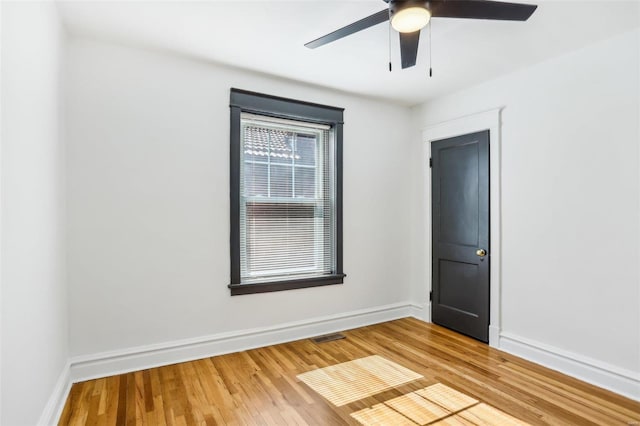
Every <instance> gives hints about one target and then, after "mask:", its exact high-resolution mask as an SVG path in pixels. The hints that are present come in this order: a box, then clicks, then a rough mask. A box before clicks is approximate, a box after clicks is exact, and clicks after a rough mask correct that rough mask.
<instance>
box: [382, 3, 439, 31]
mask: <svg viewBox="0 0 640 426" xmlns="http://www.w3.org/2000/svg"><path fill="white" fill-rule="evenodd" d="M429 19H431V12H430V11H429V9H427V8H426V7H425V6H423V5H413V6H408V7H403V8H400V7H396V8H395V10H393V9H392V16H391V26H392V27H393V29H394V30H396V31H398V32H400V33H413V32H415V31H419V30H421V29H423V28H424V27H425V26H426V25H427V24H428V23H429Z"/></svg>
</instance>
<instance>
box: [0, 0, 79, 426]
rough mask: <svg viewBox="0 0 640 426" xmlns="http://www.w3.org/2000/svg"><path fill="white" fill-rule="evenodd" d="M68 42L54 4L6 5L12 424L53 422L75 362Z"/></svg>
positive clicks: (6, 392)
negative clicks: (52, 405) (64, 45)
mask: <svg viewBox="0 0 640 426" xmlns="http://www.w3.org/2000/svg"><path fill="white" fill-rule="evenodd" d="M61 42H62V34H61V29H60V26H59V21H58V17H57V12H56V8H55V5H54V4H53V3H35V2H33V3H27V2H23V3H10V2H3V3H2V163H1V167H2V176H1V178H2V186H1V192H2V223H1V226H2V247H1V252H2V262H1V264H2V275H1V282H2V322H1V324H2V354H1V365H0V369H1V371H2V376H1V378H2V381H1V383H0V390H1V394H2V418H1V419H0V423H1V424H3V425H12V426H16V425H34V424H36V423H37V422H38V420H39V419H40V417H41V415H44V414H46V413H44V412H45V411H46V407H47V404H48V401H49V398H50V396H51V395H52V394H53V393H54V388H55V387H56V384H57V383H59V381H58V379H59V377H60V375H61V374H62V373H63V372H64V368H65V365H66V363H67V358H68V324H67V293H66V284H65V281H66V277H65V249H64V244H65V243H64V236H65V235H64V230H63V226H64V211H65V209H64V181H63V176H64V173H65V170H64V157H63V155H64V149H63V143H62V138H61V135H60V133H61V132H60V127H59V118H60V109H59V92H60V87H59V67H60V62H59V56H60V50H61ZM43 418H44V417H43Z"/></svg>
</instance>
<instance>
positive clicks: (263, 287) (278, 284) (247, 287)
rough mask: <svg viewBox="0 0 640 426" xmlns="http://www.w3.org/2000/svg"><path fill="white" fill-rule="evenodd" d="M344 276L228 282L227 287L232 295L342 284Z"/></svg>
mask: <svg viewBox="0 0 640 426" xmlns="http://www.w3.org/2000/svg"><path fill="white" fill-rule="evenodd" d="M344 277H346V275H345V274H336V275H325V276H322V277H314V278H302V279H297V280H288V281H271V282H265V283H255V284H229V289H231V295H232V296H240V295H242V294H254V293H269V292H272V291H283V290H295V289H298V288H309V287H319V286H323V285H333V284H342V283H343V282H344Z"/></svg>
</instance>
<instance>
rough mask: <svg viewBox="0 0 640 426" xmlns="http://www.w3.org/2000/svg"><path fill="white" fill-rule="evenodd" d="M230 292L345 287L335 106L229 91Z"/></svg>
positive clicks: (339, 131)
mask: <svg viewBox="0 0 640 426" xmlns="http://www.w3.org/2000/svg"><path fill="white" fill-rule="evenodd" d="M230 106H231V156H230V158H231V284H230V285H229V288H230V289H231V294H232V295H239V294H248V293H260V292H267V291H279V290H288V289H295V288H303V287H312V286H319V285H327V284H340V283H342V282H343V278H344V276H345V275H344V274H343V273H342V223H341V222H342V170H341V166H342V158H341V157H342V148H341V145H342V115H343V110H342V109H341V108H334V107H328V106H323V105H317V104H310V103H306V102H300V101H294V100H290V99H284V98H276V97H273V96H267V95H261V94H258V93H252V92H246V91H242V90H237V89H231V105H230Z"/></svg>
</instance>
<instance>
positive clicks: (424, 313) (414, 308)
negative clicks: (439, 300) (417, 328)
mask: <svg viewBox="0 0 640 426" xmlns="http://www.w3.org/2000/svg"><path fill="white" fill-rule="evenodd" d="M411 316H412V317H413V318H416V319H419V320H421V321H424V322H431V302H426V303H425V304H424V305H416V304H415V303H414V304H411Z"/></svg>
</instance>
